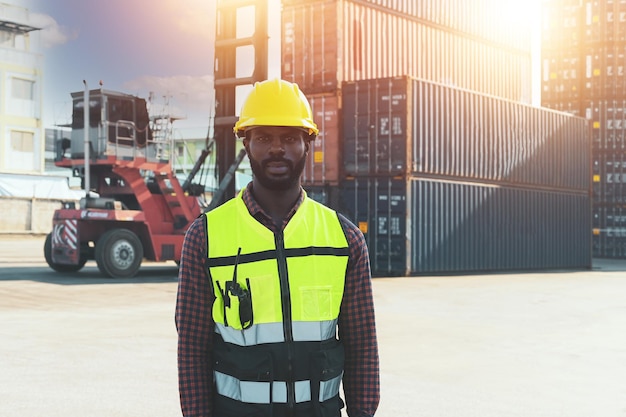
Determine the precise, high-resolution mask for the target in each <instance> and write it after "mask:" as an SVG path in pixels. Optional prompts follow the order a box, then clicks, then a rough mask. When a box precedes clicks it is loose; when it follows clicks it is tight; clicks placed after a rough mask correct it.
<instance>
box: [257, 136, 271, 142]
mask: <svg viewBox="0 0 626 417" xmlns="http://www.w3.org/2000/svg"><path fill="white" fill-rule="evenodd" d="M269 140H270V139H269V138H268V137H267V136H257V137H256V141H257V142H262V143H265V142H267V141H269Z"/></svg>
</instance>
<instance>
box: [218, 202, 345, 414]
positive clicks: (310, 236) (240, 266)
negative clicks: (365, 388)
mask: <svg viewBox="0 0 626 417" xmlns="http://www.w3.org/2000/svg"><path fill="white" fill-rule="evenodd" d="M206 217H207V232H208V258H209V260H208V265H209V277H210V279H211V282H212V285H213V291H214V294H215V302H214V304H213V320H214V321H215V332H216V337H215V344H214V348H213V378H214V381H215V390H214V391H215V395H214V402H213V404H214V412H216V415H220V416H221V415H222V414H223V415H233V416H234V415H247V413H253V414H251V415H257V414H254V413H258V415H267V416H282V415H296V416H309V415H310V416H318V417H319V416H333V417H334V416H338V415H339V410H340V408H341V407H342V403H341V399H340V398H339V386H340V382H341V378H342V375H343V363H344V352H343V345H342V344H341V343H340V342H339V341H338V340H337V335H336V327H337V319H338V316H339V310H340V306H341V300H342V298H343V291H344V284H345V276H346V270H347V265H348V242H347V239H346V236H345V233H344V231H343V228H342V227H341V224H340V222H339V219H338V217H337V213H336V212H334V211H333V210H331V209H329V208H327V207H325V206H323V205H321V204H319V203H317V202H315V201H314V200H311V199H309V198H308V197H306V195H305V198H304V201H303V202H302V205H301V206H300V207H299V208H298V210H297V211H296V213H295V214H294V216H293V217H292V219H291V220H290V221H289V223H288V224H287V226H286V227H285V229H284V231H283V232H278V233H276V234H274V233H273V232H272V231H270V230H269V229H267V228H266V227H265V226H263V225H262V224H261V223H259V222H258V221H257V220H256V219H255V218H254V217H252V216H251V215H250V213H249V212H248V209H247V207H246V205H245V203H244V202H243V199H242V193H240V194H239V196H237V197H236V198H234V199H232V200H230V201H228V202H226V203H225V204H223V205H222V206H220V207H218V208H216V209H215V210H212V211H210V212H208V213H207V214H206ZM238 253H239V254H238ZM235 271H236V273H235ZM234 274H236V280H235V277H234ZM235 282H236V283H235ZM294 412H295V414H293V413H294ZM220 413H222V414H220Z"/></svg>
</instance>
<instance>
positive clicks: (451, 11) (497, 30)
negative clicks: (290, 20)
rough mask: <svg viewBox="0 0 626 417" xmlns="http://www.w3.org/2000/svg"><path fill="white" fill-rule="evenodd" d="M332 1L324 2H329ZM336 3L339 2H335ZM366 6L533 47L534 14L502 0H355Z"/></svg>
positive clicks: (300, 0) (295, 2)
mask: <svg viewBox="0 0 626 417" xmlns="http://www.w3.org/2000/svg"><path fill="white" fill-rule="evenodd" d="M320 2H323V0H322V1H320V0H283V5H284V6H286V7H289V6H301V5H302V4H304V3H308V4H310V3H320ZM330 2H331V1H325V3H330ZM334 2H336V1H334ZM346 2H347V3H348V2H351V3H358V4H361V5H363V6H364V7H367V8H370V9H374V10H381V11H385V12H386V13H389V14H394V15H399V16H403V17H404V18H405V19H410V20H414V21H416V22H420V23H422V24H427V25H431V26H437V27H441V28H445V29H447V30H454V31H457V32H462V33H466V34H467V35H471V36H472V37H475V38H480V39H483V40H484V41H489V42H491V43H496V44H500V45H502V47H506V48H515V49H523V50H528V49H529V48H530V37H531V33H530V30H531V29H530V28H531V22H530V19H532V18H534V16H533V15H529V14H522V15H520V13H516V10H515V6H518V7H525V8H527V7H528V5H525V4H523V3H519V4H511V3H510V2H506V1H502V0H421V1H415V0H352V1H346Z"/></svg>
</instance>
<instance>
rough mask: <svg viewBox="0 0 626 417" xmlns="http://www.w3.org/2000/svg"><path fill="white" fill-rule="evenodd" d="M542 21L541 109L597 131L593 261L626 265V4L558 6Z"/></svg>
mask: <svg viewBox="0 0 626 417" xmlns="http://www.w3.org/2000/svg"><path fill="white" fill-rule="evenodd" d="M543 21H544V25H543V32H542V61H543V66H544V73H543V80H542V92H543V94H542V105H543V106H545V107H550V108H554V109H558V110H563V111H568V112H570V113H572V114H580V115H581V116H584V117H585V118H586V119H588V120H589V122H590V124H591V126H592V144H593V145H592V161H593V163H592V166H593V176H592V179H593V256H595V257H601V258H624V257H626V176H625V174H626V113H625V112H626V80H625V71H626V1H623V0H607V1H597V0H595V1H592V0H584V1H583V0H558V1H553V2H549V3H546V4H545V5H544V11H543Z"/></svg>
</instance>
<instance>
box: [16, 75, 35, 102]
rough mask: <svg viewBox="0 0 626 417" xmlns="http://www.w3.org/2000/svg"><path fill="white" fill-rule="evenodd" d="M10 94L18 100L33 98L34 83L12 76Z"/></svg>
mask: <svg viewBox="0 0 626 417" xmlns="http://www.w3.org/2000/svg"><path fill="white" fill-rule="evenodd" d="M11 95H12V97H13V98H16V99H19V100H31V101H32V100H34V99H35V83H34V82H33V81H30V80H25V79H22V78H13V79H12V82H11Z"/></svg>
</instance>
